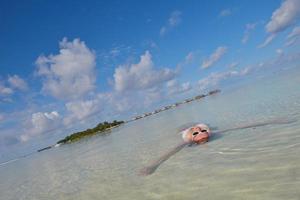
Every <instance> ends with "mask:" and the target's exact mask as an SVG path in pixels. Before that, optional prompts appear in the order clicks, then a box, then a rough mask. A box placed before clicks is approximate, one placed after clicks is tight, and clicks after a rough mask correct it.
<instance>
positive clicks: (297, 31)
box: [285, 26, 300, 46]
mask: <svg viewBox="0 0 300 200" xmlns="http://www.w3.org/2000/svg"><path fill="white" fill-rule="evenodd" d="M299 37H300V26H297V27H295V28H294V29H293V30H292V31H291V33H290V34H289V35H288V36H287V38H286V39H287V42H286V43H285V45H286V46H291V45H293V44H295V43H296V41H297V40H298V39H299Z"/></svg>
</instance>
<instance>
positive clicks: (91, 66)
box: [36, 38, 96, 99]
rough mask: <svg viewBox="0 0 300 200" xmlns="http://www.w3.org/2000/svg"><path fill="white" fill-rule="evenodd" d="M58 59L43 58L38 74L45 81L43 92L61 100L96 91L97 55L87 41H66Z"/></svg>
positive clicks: (50, 56)
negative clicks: (87, 44) (86, 43)
mask: <svg viewBox="0 0 300 200" xmlns="http://www.w3.org/2000/svg"><path fill="white" fill-rule="evenodd" d="M59 47H60V51H59V54H57V55H49V56H43V55H42V56H40V57H39V58H38V59H37V61H36V65H37V74H38V75H39V76H41V77H43V91H44V92H45V93H47V94H50V95H52V96H53V97H55V98H58V99H77V98H80V97H82V96H84V95H86V94H87V93H89V92H90V91H92V90H93V89H94V87H95V85H94V84H95V81H96V77H95V65H96V63H95V58H96V57H95V53H94V52H93V51H92V50H90V49H89V48H88V47H87V46H86V45H85V43H84V42H83V41H80V39H74V40H73V41H70V42H69V41H68V40H67V39H66V38H64V39H63V40H62V41H61V42H60V43H59Z"/></svg>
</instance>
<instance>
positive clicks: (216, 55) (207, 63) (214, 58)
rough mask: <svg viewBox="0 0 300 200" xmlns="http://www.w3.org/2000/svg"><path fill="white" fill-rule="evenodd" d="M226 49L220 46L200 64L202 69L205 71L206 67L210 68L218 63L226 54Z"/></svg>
mask: <svg viewBox="0 0 300 200" xmlns="http://www.w3.org/2000/svg"><path fill="white" fill-rule="evenodd" d="M227 49H228V48H227V47H225V46H220V47H218V48H217V49H216V51H215V52H214V53H213V54H211V55H210V56H209V58H207V59H205V60H204V61H203V63H202V69H206V68H208V67H211V66H212V65H214V64H215V63H216V62H218V61H219V60H220V59H221V58H222V56H223V55H224V54H225V53H226V52H227Z"/></svg>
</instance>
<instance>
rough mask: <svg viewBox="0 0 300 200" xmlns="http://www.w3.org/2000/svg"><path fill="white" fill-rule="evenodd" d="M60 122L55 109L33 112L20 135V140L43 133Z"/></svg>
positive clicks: (26, 139) (24, 140) (23, 140)
mask: <svg viewBox="0 0 300 200" xmlns="http://www.w3.org/2000/svg"><path fill="white" fill-rule="evenodd" d="M60 124H61V117H60V115H59V113H58V112H57V111H52V112H50V113H47V112H45V113H42V112H37V113H33V114H32V116H31V119H30V121H29V125H28V126H29V127H28V128H27V129H26V130H24V133H23V134H22V135H21V136H20V139H21V141H22V142H26V141H28V140H29V139H30V138H32V137H34V136H38V135H41V134H45V133H47V132H49V131H51V130H53V129H55V128H57V127H58V126H59V125H60Z"/></svg>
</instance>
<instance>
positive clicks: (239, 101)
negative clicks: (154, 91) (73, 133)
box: [0, 71, 300, 200]
mask: <svg viewBox="0 0 300 200" xmlns="http://www.w3.org/2000/svg"><path fill="white" fill-rule="evenodd" d="M299 75H300V73H299V71H294V72H293V73H287V74H285V75H280V76H274V77H272V79H265V80H258V81H256V82H255V83H254V84H251V85H248V86H244V87H243V88H240V89H238V90H234V91H225V92H223V93H221V94H220V95H216V96H211V97H209V98H205V99H203V101H199V102H194V103H191V104H188V105H185V106H181V107H178V108H176V109H174V110H169V111H166V112H163V113H161V114H159V115H155V116H151V117H148V118H146V119H142V120H139V121H137V122H134V123H130V124H127V125H125V126H122V127H120V128H118V129H116V130H114V131H112V133H111V134H109V135H105V136H95V137H93V138H90V139H86V140H83V141H80V142H78V143H74V144H70V145H62V146H60V147H58V148H52V149H51V150H48V151H45V152H43V153H40V154H34V155H32V156H30V157H27V158H26V159H21V160H18V161H15V162H12V163H8V164H6V165H5V166H2V167H1V168H0V176H1V182H0V194H1V199H6V200H10V199H28V200H29V199H30V200H32V199H55V200H57V199H72V200H73V199H172V200H173V199H200V198H201V199H222V200H223V199H263V200H265V199H272V200H273V199H299V196H300V191H299V188H300V159H299V153H300V131H299V130H300V92H299V85H300V79H299V78H298V77H299ZM270 119H282V120H292V119H296V121H294V122H293V123H283V124H275V125H274V124H273V125H266V126H259V127H256V128H248V129H243V130H235V131H228V132H226V133H224V134H219V135H218V136H216V137H213V139H212V140H211V141H210V142H208V143H206V144H204V145H199V146H192V147H186V148H183V149H182V150H181V151H180V152H178V153H177V154H175V155H174V156H173V157H171V158H170V159H169V160H167V161H166V162H164V163H163V164H162V165H161V166H160V167H159V168H158V169H157V170H156V172H155V173H154V174H152V175H150V176H139V174H138V171H139V170H140V169H141V168H142V167H144V166H147V165H148V164H149V163H151V161H153V160H155V159H157V158H158V157H159V156H160V155H162V154H163V153H164V152H166V151H168V150H169V149H171V148H173V147H174V146H175V145H177V144H178V143H180V142H181V141H182V138H181V136H180V135H179V134H178V130H179V129H181V128H182V127H184V126H185V125H186V124H188V123H194V122H203V123H208V124H210V126H212V127H217V129H218V130H223V129H227V128H228V127H235V126H239V125H242V124H251V123H254V122H263V121H267V120H270Z"/></svg>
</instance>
